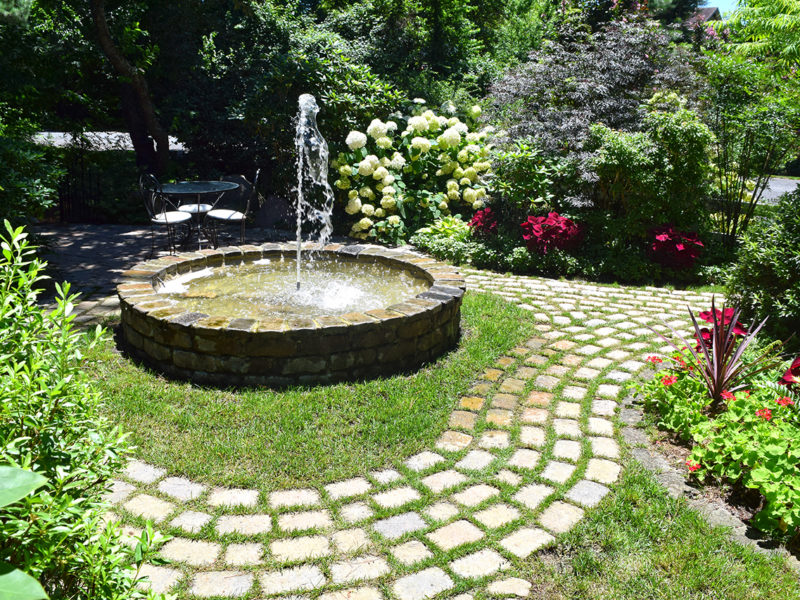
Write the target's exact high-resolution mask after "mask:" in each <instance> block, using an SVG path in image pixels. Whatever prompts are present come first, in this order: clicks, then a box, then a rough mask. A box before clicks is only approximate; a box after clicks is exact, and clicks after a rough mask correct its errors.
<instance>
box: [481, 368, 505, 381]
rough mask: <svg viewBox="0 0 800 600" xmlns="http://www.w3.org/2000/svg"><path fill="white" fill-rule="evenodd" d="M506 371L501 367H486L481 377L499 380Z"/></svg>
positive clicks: (488, 379) (487, 379)
mask: <svg viewBox="0 0 800 600" xmlns="http://www.w3.org/2000/svg"><path fill="white" fill-rule="evenodd" d="M503 373H504V371H502V370H501V369H486V370H485V371H484V372H483V373H482V374H481V379H485V380H486V381H497V380H498V379H500V378H501V377H502V376H503Z"/></svg>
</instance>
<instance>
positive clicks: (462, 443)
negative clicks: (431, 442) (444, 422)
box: [436, 431, 472, 452]
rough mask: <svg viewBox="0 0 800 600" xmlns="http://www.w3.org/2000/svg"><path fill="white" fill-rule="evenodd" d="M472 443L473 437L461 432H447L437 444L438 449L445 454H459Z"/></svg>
mask: <svg viewBox="0 0 800 600" xmlns="http://www.w3.org/2000/svg"><path fill="white" fill-rule="evenodd" d="M471 443H472V436H471V435H467V434H466V433H461V432H460V431H445V432H444V433H443V434H442V436H441V437H440V438H439V440H438V441H437V442H436V448H437V449H439V450H444V451H445V452H459V451H460V450H463V449H464V448H466V447H467V446H469V445H470V444H471Z"/></svg>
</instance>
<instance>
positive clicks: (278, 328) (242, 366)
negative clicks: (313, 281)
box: [117, 243, 465, 387]
mask: <svg viewBox="0 0 800 600" xmlns="http://www.w3.org/2000/svg"><path fill="white" fill-rule="evenodd" d="M303 249H304V251H310V250H315V251H318V252H321V253H325V254H332V255H335V256H336V258H337V259H339V260H348V261H377V262H382V263H385V264H388V265H391V266H393V267H394V268H400V269H405V270H408V271H410V272H412V273H413V274H415V275H416V276H418V277H422V278H424V279H426V280H428V281H429V282H430V288H429V289H428V290H427V291H425V292H423V293H421V294H418V295H417V296H416V297H414V298H409V299H408V300H406V301H404V302H401V303H398V304H393V305H391V306H387V307H385V308H380V309H374V310H366V311H364V312H353V313H348V314H345V315H339V316H329V315H320V316H318V317H317V316H315V317H313V318H301V317H290V318H275V319H270V320H255V319H243V318H228V317H224V316H216V315H214V316H211V315H207V314H204V313H198V312H186V311H185V310H181V309H179V308H176V307H174V306H172V305H171V304H170V303H169V302H167V301H165V299H164V297H163V296H161V295H159V294H158V293H157V289H158V286H159V285H160V283H161V282H162V281H164V280H166V279H168V278H170V277H174V276H177V275H181V274H183V273H187V272H192V271H199V270H201V269H205V268H206V267H218V266H223V265H237V264H240V263H242V262H246V261H255V260H259V259H262V258H270V259H273V258H280V257H281V255H285V256H287V257H289V256H292V255H293V253H294V252H295V250H296V246H295V245H294V244H264V245H262V246H252V245H248V246H240V247H229V248H220V249H217V250H202V251H200V252H190V253H183V254H179V255H177V256H167V257H163V258H159V259H156V260H151V261H148V262H145V263H141V264H139V265H136V266H135V267H133V268H132V269H131V270H129V271H126V272H125V273H124V274H123V277H124V279H123V281H122V282H121V283H120V284H119V285H118V287H117V293H118V295H119V298H120V307H121V311H122V335H123V337H124V341H125V343H126V345H127V347H128V349H129V351H130V352H131V354H133V355H134V356H136V357H138V358H139V359H141V360H142V361H144V362H145V363H147V364H148V365H150V366H151V367H153V368H154V369H156V370H157V371H160V372H162V373H164V374H165V375H167V376H169V377H172V378H177V379H185V380H190V381H193V382H196V383H201V384H211V385H219V386H260V385H265V386H271V387H281V386H286V385H292V384H320V383H332V382H336V381H355V380H359V379H367V378H372V377H377V376H382V375H389V374H392V373H397V372H401V371H407V370H411V369H415V368H417V367H419V366H421V365H422V364H424V363H426V362H428V361H431V360H433V359H435V358H437V357H438V356H440V355H442V354H443V353H445V352H447V351H448V350H450V349H451V348H453V347H454V346H455V345H456V344H457V342H458V338H459V335H460V319H461V298H462V296H463V294H464V290H465V283H464V279H463V277H462V276H461V275H460V274H459V273H458V272H456V271H455V270H454V268H453V267H451V266H450V265H446V264H443V263H439V262H436V261H435V260H433V259H430V258H425V257H420V256H417V255H415V254H411V253H408V252H404V251H401V250H391V249H386V248H383V247H379V246H369V245H349V246H348V245H339V244H329V245H327V246H324V247H322V248H320V247H319V246H318V245H316V244H311V243H305V244H303Z"/></svg>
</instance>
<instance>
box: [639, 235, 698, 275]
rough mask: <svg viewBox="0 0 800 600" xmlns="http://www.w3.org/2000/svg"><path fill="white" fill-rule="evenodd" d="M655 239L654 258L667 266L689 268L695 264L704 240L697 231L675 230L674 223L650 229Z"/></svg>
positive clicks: (652, 245)
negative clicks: (698, 235) (701, 239)
mask: <svg viewBox="0 0 800 600" xmlns="http://www.w3.org/2000/svg"><path fill="white" fill-rule="evenodd" d="M650 234H651V235H652V236H653V238H654V241H653V243H652V244H651V246H650V250H651V254H652V256H653V260H655V261H656V262H657V263H660V264H662V265H664V266H665V267H671V268H673V269H687V268H690V267H692V266H694V263H695V261H696V260H697V257H698V256H700V249H701V248H703V242H701V241H700V238H698V237H697V234H696V233H685V232H681V231H675V229H673V228H672V225H662V226H660V227H656V228H655V229H653V230H651V231H650Z"/></svg>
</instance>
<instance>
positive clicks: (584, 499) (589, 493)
mask: <svg viewBox="0 0 800 600" xmlns="http://www.w3.org/2000/svg"><path fill="white" fill-rule="evenodd" d="M609 491H610V490H609V489H608V488H607V487H606V486H604V485H600V484H599V483H595V482H594V481H587V480H586V479H581V480H580V481H579V482H578V483H576V484H575V485H574V486H573V487H572V489H571V490H570V491H568V492H567V494H566V496H565V497H566V498H567V499H569V500H572V501H573V502H575V503H577V504H580V505H581V506H587V507H593V506H597V505H598V504H599V503H600V500H602V499H603V498H604V497H605V495H606V494H608V492H609Z"/></svg>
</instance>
